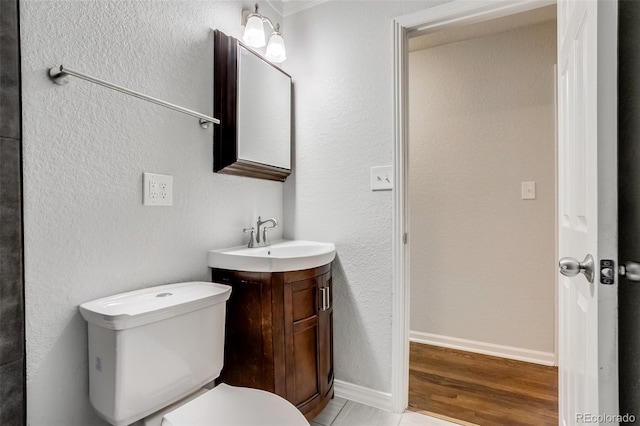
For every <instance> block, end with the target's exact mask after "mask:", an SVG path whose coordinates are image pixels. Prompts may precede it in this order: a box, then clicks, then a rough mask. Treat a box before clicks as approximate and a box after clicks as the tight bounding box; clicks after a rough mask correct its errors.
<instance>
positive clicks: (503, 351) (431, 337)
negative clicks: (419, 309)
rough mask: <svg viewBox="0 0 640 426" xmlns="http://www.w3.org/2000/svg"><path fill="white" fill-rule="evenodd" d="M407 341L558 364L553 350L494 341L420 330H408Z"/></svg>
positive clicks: (526, 360) (533, 361)
mask: <svg viewBox="0 0 640 426" xmlns="http://www.w3.org/2000/svg"><path fill="white" fill-rule="evenodd" d="M409 341H411V342H415V343H422V344H425V345H431V346H441V347H443V348H449V349H457V350H461V351H467V352H474V353H478V354H483V355H489V356H497V357H501V358H508V359H515V360H517V361H524V362H531V363H534V364H541V365H548V366H557V365H558V362H557V358H556V354H555V353H553V352H543V351H536V350H533V349H523V348H516V347H513V346H504V345H496V344H494V343H486V342H478V341H475V340H468V339H460V338H457V337H449V336H441V335H438V334H430V333H422V332H420V331H410V332H409Z"/></svg>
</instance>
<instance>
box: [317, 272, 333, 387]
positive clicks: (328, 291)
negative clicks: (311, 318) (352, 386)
mask: <svg viewBox="0 0 640 426" xmlns="http://www.w3.org/2000/svg"><path fill="white" fill-rule="evenodd" d="M320 299H321V303H320V311H319V313H318V321H319V323H320V324H319V330H320V343H319V351H320V353H319V356H318V360H319V361H318V363H319V369H320V377H319V379H320V394H321V395H322V397H323V398H324V397H326V396H328V395H329V394H330V393H331V394H332V393H333V280H332V279H331V271H329V272H328V273H326V274H324V275H323V276H322V284H321V287H320ZM331 396H332V395H331Z"/></svg>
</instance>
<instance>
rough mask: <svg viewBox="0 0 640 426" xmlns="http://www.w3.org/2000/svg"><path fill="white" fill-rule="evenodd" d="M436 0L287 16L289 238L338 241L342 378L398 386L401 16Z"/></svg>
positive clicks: (353, 4) (349, 5)
mask: <svg viewBox="0 0 640 426" xmlns="http://www.w3.org/2000/svg"><path fill="white" fill-rule="evenodd" d="M434 4H436V2H417V1H416V2H413V1H412V2H392V1H371V2H362V1H335V2H326V3H323V4H321V5H319V6H317V7H314V8H312V9H308V10H305V11H302V12H300V13H297V14H295V15H292V16H288V17H287V21H286V22H287V34H286V37H287V56H288V59H287V62H286V63H285V67H286V69H287V70H288V71H289V72H290V73H291V74H292V75H293V78H294V82H295V88H294V90H295V123H296V124H295V141H296V142H295V156H294V160H295V165H294V170H295V172H294V174H293V175H292V177H291V178H290V179H289V180H288V181H287V183H286V184H285V222H286V224H287V226H286V230H285V232H286V234H285V235H286V236H288V237H290V238H297V239H310V240H319V241H331V242H335V244H336V247H337V252H338V260H337V268H336V270H335V275H334V286H335V290H334V292H335V297H334V315H335V320H334V321H335V323H334V324H335V325H334V348H335V350H334V359H335V377H336V379H339V380H343V381H346V382H350V383H354V384H357V385H360V386H364V387H367V388H371V389H375V390H378V391H382V392H389V390H390V388H391V307H392V303H391V302H392V288H391V280H392V265H391V203H392V197H391V195H392V193H391V192H388V191H387V192H371V190H370V184H369V176H370V168H371V167H372V166H380V165H388V164H391V163H392V149H393V146H392V104H393V103H392V94H393V90H392V82H393V77H392V67H393V60H392V31H391V29H392V26H391V22H392V19H393V18H394V17H396V16H400V15H403V14H408V13H412V12H414V11H416V10H420V9H424V8H427V7H429V6H432V5H434Z"/></svg>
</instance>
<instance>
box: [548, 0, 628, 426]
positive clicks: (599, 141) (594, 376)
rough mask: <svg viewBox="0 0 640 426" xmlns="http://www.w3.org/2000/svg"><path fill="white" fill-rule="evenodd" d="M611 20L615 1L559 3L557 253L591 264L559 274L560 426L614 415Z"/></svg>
mask: <svg viewBox="0 0 640 426" xmlns="http://www.w3.org/2000/svg"><path fill="white" fill-rule="evenodd" d="M616 14H617V3H616V2H615V1H599V2H596V1H591V0H586V1H585V0H580V1H576V0H568V1H562V0H561V1H559V2H558V130H559V132H558V136H559V144H558V183H559V206H558V211H559V218H558V224H559V253H560V257H561V258H565V257H566V258H572V259H575V260H577V261H580V262H583V260H585V258H586V257H587V255H591V256H592V257H593V260H594V262H593V280H592V282H590V281H589V279H588V278H587V276H586V274H583V273H579V274H577V275H575V276H564V275H560V280H559V286H560V288H559V299H560V300H559V322H560V324H559V339H558V340H559V342H558V343H559V375H560V377H559V381H560V383H559V385H560V387H559V402H560V410H559V417H560V424H561V425H576V424H584V423H591V424H593V423H595V424H598V423H600V424H605V423H611V422H612V420H615V418H612V417H607V415H610V416H613V415H615V414H617V367H616V366H617V351H616V327H617V325H616V319H615V317H616V311H617V300H616V286H615V285H606V284H601V261H602V260H613V261H615V260H616V254H617V247H616V232H617V228H616V224H617V216H616V215H617V209H616V187H617V183H616V179H617V177H616V167H617V165H616V120H617V115H616V101H615V99H616V66H615V64H616V63H617V56H616V55H615V52H616V49H617V45H616V44H617V35H616V34H617V33H616V32H617V18H616ZM612 55H613V56H612ZM611 92H613V93H611ZM565 265H567V264H565ZM569 266H570V263H569ZM581 266H584V265H581ZM576 272H577V271H576ZM611 272H614V275H613V277H614V279H615V270H614V269H613V268H612V270H611ZM568 275H571V273H570V272H569V273H568ZM603 280H604V278H603ZM616 281H617V279H616ZM597 416H600V417H597ZM613 423H615V421H613Z"/></svg>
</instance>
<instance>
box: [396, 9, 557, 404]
mask: <svg viewBox="0 0 640 426" xmlns="http://www.w3.org/2000/svg"><path fill="white" fill-rule="evenodd" d="M553 4H556V1H555V0H474V1H453V2H450V3H446V4H443V5H439V6H435V7H432V8H428V9H425V10H421V11H418V12H415V13H412V14H409V15H404V16H400V17H397V18H395V19H394V20H393V21H392V25H393V168H394V179H395V185H394V186H395V188H394V191H393V212H392V229H393V231H392V265H393V282H392V288H393V307H392V331H391V333H392V337H391V338H392V354H391V356H392V358H391V409H392V411H393V412H396V413H401V412H403V411H404V410H405V409H406V408H407V406H408V400H409V297H410V280H409V279H410V277H409V247H408V245H407V242H408V238H410V236H409V235H408V229H409V208H408V207H409V191H408V181H409V178H408V164H409V157H408V154H409V126H408V124H409V113H408V111H409V107H408V101H409V96H408V68H409V67H408V62H409V50H408V36H409V34H410V33H417V32H420V33H427V32H432V31H439V30H443V29H446V28H451V27H455V26H457V25H463V24H471V23H475V22H481V21H486V20H490V19H495V18H500V17H503V16H508V15H512V14H515V13H520V12H526V11H528V10H533V9H537V8H541V7H545V6H550V5H553ZM556 204H557V203H556ZM556 304H557V303H556ZM556 327H557V321H556ZM556 335H557V332H556ZM556 356H557V345H556Z"/></svg>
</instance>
